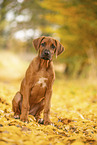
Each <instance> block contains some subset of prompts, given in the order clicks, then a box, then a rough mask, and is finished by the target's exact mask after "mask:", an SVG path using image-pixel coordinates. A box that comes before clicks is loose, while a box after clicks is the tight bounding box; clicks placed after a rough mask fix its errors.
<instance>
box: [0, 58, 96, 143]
mask: <svg viewBox="0 0 97 145" xmlns="http://www.w3.org/2000/svg"><path fill="white" fill-rule="evenodd" d="M5 58H6V57H5ZM15 62H16V61H15ZM19 64H20V62H18V65H17V66H19ZM0 65H1V68H2V64H0ZM4 65H5V64H4ZM21 65H22V63H21ZM5 66H6V69H7V65H5ZM13 66H14V67H15V71H16V70H18V69H16V68H17V67H16V66H15V65H13ZM8 68H9V66H8ZM23 68H24V69H25V67H24V66H23ZM19 71H20V70H19ZM13 72H14V71H13V70H12V73H13ZM20 72H21V71H20ZM5 73H6V74H4V73H3V72H2V73H1V74H0V80H1V81H0V145H29V144H31V145H64V144H65V145H97V85H96V84H95V83H91V82H89V81H87V80H64V79H58V78H57V77H56V81H55V83H54V86H53V95H52V103H51V114H50V118H51V121H52V125H47V126H45V125H42V124H38V123H37V122H36V121H35V118H34V117H33V116H31V115H29V123H24V122H21V121H20V120H19V119H17V120H16V119H14V117H13V112H12V98H13V96H14V95H15V93H16V92H17V91H18V90H19V87H20V81H21V79H15V80H13V79H12V80H11V77H13V75H15V74H13V75H12V74H11V72H8V71H6V72H5ZM7 73H8V74H7ZM9 73H10V74H9ZM17 73H18V72H17ZM22 73H23V69H22ZM2 74H4V75H5V76H6V75H7V76H6V79H4V76H3V75H2ZM14 77H15V78H16V77H17V76H14ZM1 78H2V79H1ZM9 80H10V81H9ZM41 117H42V115H41Z"/></svg>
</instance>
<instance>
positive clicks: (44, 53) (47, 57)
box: [40, 49, 51, 60]
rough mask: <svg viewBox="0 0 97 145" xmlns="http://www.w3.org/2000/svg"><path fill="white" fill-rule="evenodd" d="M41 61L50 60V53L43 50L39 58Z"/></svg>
mask: <svg viewBox="0 0 97 145" xmlns="http://www.w3.org/2000/svg"><path fill="white" fill-rule="evenodd" d="M40 58H41V59H44V60H51V53H50V51H49V50H47V49H45V50H44V51H43V52H42V53H41V56H40Z"/></svg>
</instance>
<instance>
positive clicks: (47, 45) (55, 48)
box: [33, 36, 64, 60]
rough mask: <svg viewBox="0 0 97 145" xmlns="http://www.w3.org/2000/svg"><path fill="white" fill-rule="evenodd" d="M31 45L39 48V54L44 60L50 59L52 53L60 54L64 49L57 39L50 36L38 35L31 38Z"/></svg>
mask: <svg viewBox="0 0 97 145" xmlns="http://www.w3.org/2000/svg"><path fill="white" fill-rule="evenodd" d="M33 45H34V47H35V49H36V50H39V56H40V58H41V59H44V60H52V58H53V55H54V54H56V57H57V55H60V54H61V53H62V52H63V51H64V47H63V46H62V44H60V42H59V41H58V40H55V39H53V38H51V37H45V36H42V37H39V38H37V39H34V40H33Z"/></svg>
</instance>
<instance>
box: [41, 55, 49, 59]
mask: <svg viewBox="0 0 97 145" xmlns="http://www.w3.org/2000/svg"><path fill="white" fill-rule="evenodd" d="M40 58H41V59H44V60H51V57H50V56H45V55H41V56H40Z"/></svg>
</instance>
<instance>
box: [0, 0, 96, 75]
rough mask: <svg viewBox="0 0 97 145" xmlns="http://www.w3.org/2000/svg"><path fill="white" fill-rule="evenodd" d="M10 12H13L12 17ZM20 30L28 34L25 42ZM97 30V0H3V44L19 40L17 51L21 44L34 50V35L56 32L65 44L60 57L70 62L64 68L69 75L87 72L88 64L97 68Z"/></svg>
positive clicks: (0, 9) (0, 26)
mask: <svg viewBox="0 0 97 145" xmlns="http://www.w3.org/2000/svg"><path fill="white" fill-rule="evenodd" d="M8 14H9V16H11V15H13V17H12V18H10V20H8ZM17 31H21V32H23V34H24V35H25V36H24V38H23V41H22V43H21V42H20V41H17V40H15V36H16V32H17ZM24 32H25V33H24ZM96 32H97V2H96V0H93V1H91V0H85V1H84V0H68V1H66V0H56V1H55V0H49V1H48V0H29V1H28V0H17V1H15V0H1V1H0V47H2V48H4V47H8V48H13V47H14V44H17V43H18V45H15V47H14V48H15V49H16V50H17V51H18V50H20V47H24V51H32V50H33V49H32V39H34V38H36V37H38V36H40V35H46V36H48V35H50V36H53V37H55V38H57V39H59V40H60V41H61V43H62V44H63V45H64V46H65V47H66V52H65V53H63V55H61V57H59V58H58V61H60V62H64V63H66V64H67V68H66V71H65V72H66V74H67V75H69V76H70V75H71V76H79V75H80V74H82V73H83V70H85V72H86V74H84V75H85V76H86V75H87V71H86V67H87V70H88V68H89V67H90V65H92V68H94V69H95V64H97V62H96V59H95V58H96V57H97V39H96V38H97V33H96ZM18 37H19V35H18V36H17V38H18ZM18 39H19V38H18ZM13 42H15V43H13ZM19 46H20V47H19ZM21 50H23V48H21ZM92 60H94V61H92Z"/></svg>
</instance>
